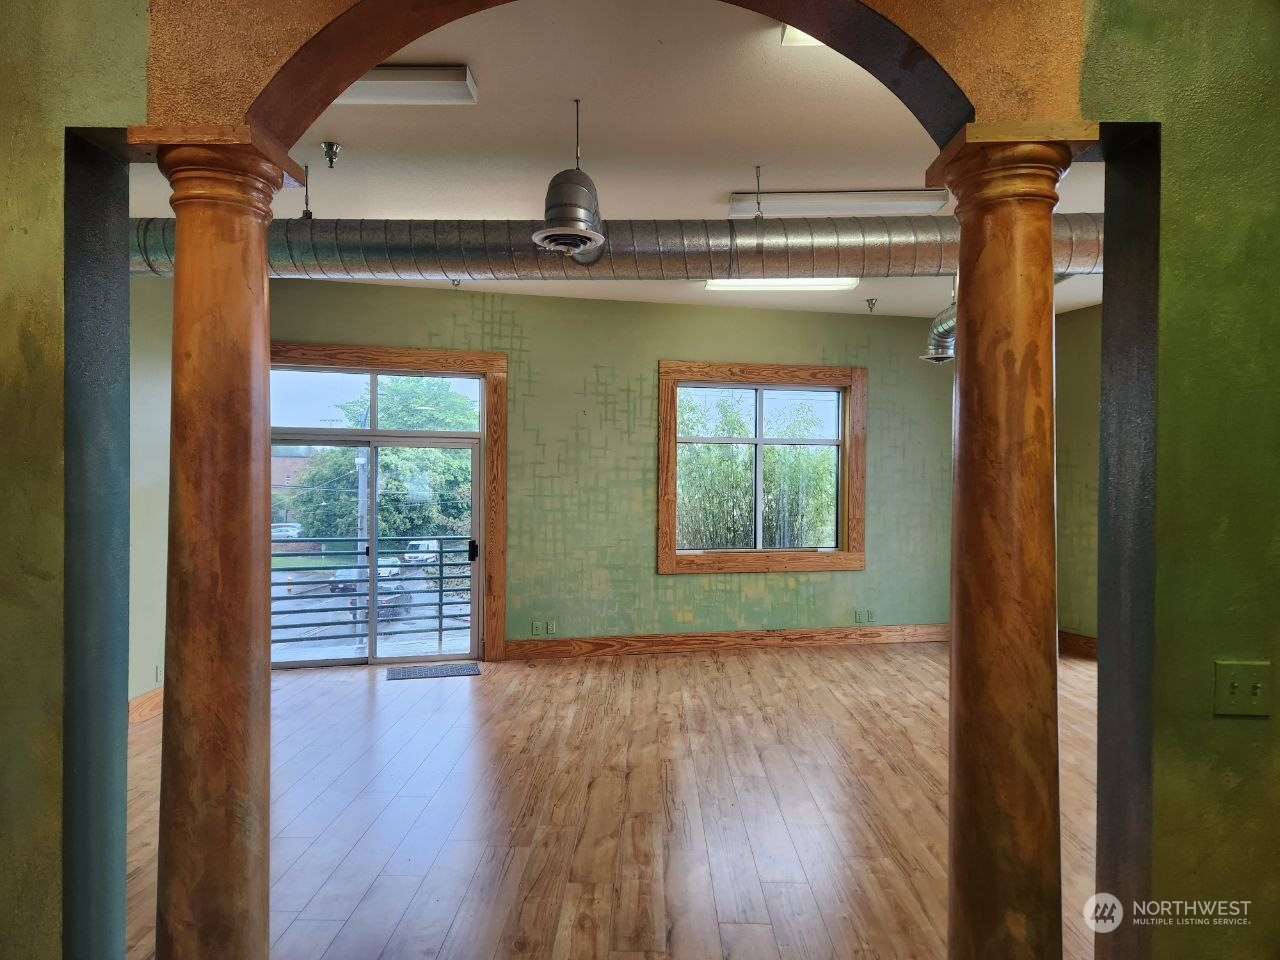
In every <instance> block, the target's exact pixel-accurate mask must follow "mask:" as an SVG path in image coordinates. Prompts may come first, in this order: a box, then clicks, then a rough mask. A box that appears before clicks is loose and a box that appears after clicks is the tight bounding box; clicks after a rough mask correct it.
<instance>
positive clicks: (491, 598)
mask: <svg viewBox="0 0 1280 960" xmlns="http://www.w3.org/2000/svg"><path fill="white" fill-rule="evenodd" d="M271 365H272V366H273V367H274V366H277V365H278V366H292V367H307V368H310V369H330V370H361V371H372V372H375V373H408V374H416V375H423V374H441V375H446V376H447V375H456V374H470V375H472V376H479V377H480V378H481V379H482V380H483V381H484V430H483V434H482V439H481V442H480V450H481V455H482V457H483V459H484V465H483V470H484V484H483V486H484V494H483V496H482V498H481V499H482V501H483V507H482V509H483V510H484V584H483V588H484V589H483V593H484V595H483V597H482V598H481V618H480V657H481V659H482V660H485V661H489V662H496V661H499V660H504V659H506V636H507V634H506V631H507V355H506V354H505V353H489V352H483V351H478V350H442V349H435V348H426V347H375V346H367V345H363V344H347V343H302V342H298V341H276V340H273V341H272V342H271Z"/></svg>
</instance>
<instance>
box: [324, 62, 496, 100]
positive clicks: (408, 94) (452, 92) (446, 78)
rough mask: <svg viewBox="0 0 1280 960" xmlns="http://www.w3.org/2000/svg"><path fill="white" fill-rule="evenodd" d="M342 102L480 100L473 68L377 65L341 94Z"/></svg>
mask: <svg viewBox="0 0 1280 960" xmlns="http://www.w3.org/2000/svg"><path fill="white" fill-rule="evenodd" d="M333 102H334V103H337V104H341V105H342V106H352V105H360V106H397V107H410V106H436V105H439V106H447V105H451V104H469V103H475V102H476V81H475V78H474V77H472V76H471V68H470V67H466V66H461V67H374V68H373V69H372V70H370V71H369V72H368V73H366V74H365V75H364V76H363V77H361V78H360V79H359V80H357V81H356V82H355V83H353V84H352V85H351V86H349V87H347V89H346V90H344V91H342V93H340V94H339V95H338V99H337V100H335V101H333Z"/></svg>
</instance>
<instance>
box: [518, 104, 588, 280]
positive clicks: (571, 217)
mask: <svg viewBox="0 0 1280 960" xmlns="http://www.w3.org/2000/svg"><path fill="white" fill-rule="evenodd" d="M543 210H544V216H543V220H542V228H541V229H539V230H535V231H534V234H533V242H534V243H536V244H537V245H538V246H540V247H542V248H543V249H545V250H551V251H554V252H555V253H562V254H564V255H565V256H566V257H573V258H574V259H575V260H577V261H578V262H579V263H592V262H594V261H595V259H596V258H598V257H599V256H600V253H599V250H600V248H601V247H602V246H603V245H604V223H603V221H602V220H601V219H600V198H599V196H598V195H597V194H596V185H595V182H594V181H592V179H591V178H590V177H589V176H587V174H586V171H584V170H583V169H582V101H581V100H577V99H575V100H574V101H573V168H572V169H569V170H561V171H560V172H559V173H557V174H556V175H555V176H554V177H552V178H551V183H550V184H548V185H547V200H546V203H545V205H544V207H543Z"/></svg>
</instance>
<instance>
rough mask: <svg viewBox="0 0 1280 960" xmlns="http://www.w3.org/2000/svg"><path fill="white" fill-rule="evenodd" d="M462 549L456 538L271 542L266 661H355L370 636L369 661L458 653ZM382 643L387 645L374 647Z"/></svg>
mask: <svg viewBox="0 0 1280 960" xmlns="http://www.w3.org/2000/svg"><path fill="white" fill-rule="evenodd" d="M469 543H470V539H469V538H468V537H459V536H415V537H381V536H380V537H377V538H376V539H371V540H366V539H361V538H359V537H297V538H283V537H282V538H276V539H273V540H272V541H271V568H272V569H271V645H272V651H273V659H275V660H280V661H288V662H305V661H307V660H330V659H350V658H359V657H364V656H365V655H366V653H367V650H368V642H369V638H370V633H371V632H374V633H376V637H377V640H378V641H379V643H380V644H382V646H381V647H380V648H379V656H414V655H416V656H429V655H431V654H436V653H456V652H465V651H466V650H468V649H470V630H471V616H472V602H471V601H472V597H471V593H472V583H471V580H472V576H471V562H470V559H469ZM375 570H376V576H375V575H374V573H373V571H375ZM371 587H372V592H371V589H370V588H371ZM371 598H372V603H370V600H371ZM371 608H372V609H373V611H374V616H373V621H372V623H370V616H369V614H370V609H371ZM390 638H397V639H395V640H391V641H390V642H389V643H383V641H388V640H390ZM415 640H421V643H416V642H414V641H415ZM295 645H297V646H295ZM302 645H306V646H302ZM286 646H288V647H292V649H289V650H287V651H286V649H285V648H286ZM392 647H394V649H391V648H392ZM308 652H314V653H315V656H314V657H312V656H308V655H307V653H308Z"/></svg>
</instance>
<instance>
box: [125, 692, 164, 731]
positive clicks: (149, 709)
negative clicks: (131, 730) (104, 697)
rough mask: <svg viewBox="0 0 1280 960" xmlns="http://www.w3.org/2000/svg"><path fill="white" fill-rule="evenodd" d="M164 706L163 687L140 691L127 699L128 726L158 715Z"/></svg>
mask: <svg viewBox="0 0 1280 960" xmlns="http://www.w3.org/2000/svg"><path fill="white" fill-rule="evenodd" d="M163 708H164V687H156V688H155V689H154V690H148V691H147V692H146V693H140V694H138V695H137V696H136V697H134V698H133V699H132V700H130V701H129V726H131V727H132V726H133V725H134V724H135V723H142V721H144V720H150V719H151V718H152V717H158V716H160V711H161V710H162V709H163Z"/></svg>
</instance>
